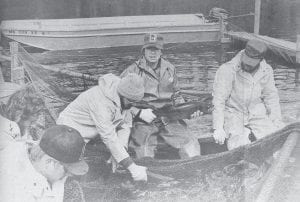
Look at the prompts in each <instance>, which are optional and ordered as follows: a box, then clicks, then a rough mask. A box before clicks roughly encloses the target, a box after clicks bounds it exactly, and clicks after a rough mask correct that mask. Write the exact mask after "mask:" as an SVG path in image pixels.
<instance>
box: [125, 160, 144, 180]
mask: <svg viewBox="0 0 300 202" xmlns="http://www.w3.org/2000/svg"><path fill="white" fill-rule="evenodd" d="M128 170H129V172H130V173H131V176H132V178H133V180H134V181H147V172H146V171H147V168H146V167H144V166H138V165H136V164H135V163H133V164H131V165H130V166H129V167H128Z"/></svg>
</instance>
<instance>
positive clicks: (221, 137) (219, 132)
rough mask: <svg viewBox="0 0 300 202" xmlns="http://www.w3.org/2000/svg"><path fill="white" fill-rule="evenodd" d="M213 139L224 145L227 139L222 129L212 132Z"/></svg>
mask: <svg viewBox="0 0 300 202" xmlns="http://www.w3.org/2000/svg"><path fill="white" fill-rule="evenodd" d="M213 137H214V139H215V141H216V143H218V144H224V141H225V139H226V138H227V137H228V136H227V134H226V133H225V131H224V129H223V128H221V129H216V130H215V131H214V134H213Z"/></svg>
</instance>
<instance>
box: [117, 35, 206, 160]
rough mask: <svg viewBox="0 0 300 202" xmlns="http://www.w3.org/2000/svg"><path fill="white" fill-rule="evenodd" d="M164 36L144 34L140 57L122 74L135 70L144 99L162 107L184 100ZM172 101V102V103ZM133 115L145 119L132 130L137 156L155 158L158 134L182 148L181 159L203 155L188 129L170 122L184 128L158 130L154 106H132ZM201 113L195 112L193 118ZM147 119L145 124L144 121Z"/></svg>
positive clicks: (132, 144) (175, 124) (173, 145)
mask: <svg viewBox="0 0 300 202" xmlns="http://www.w3.org/2000/svg"><path fill="white" fill-rule="evenodd" d="M162 49H163V37H162V36H161V35H160V34H156V33H149V34H146V35H145V37H144V45H143V47H142V50H141V52H142V56H141V58H140V59H139V60H138V61H136V62H134V63H133V64H132V65H130V66H129V67H128V68H127V69H125V70H124V71H123V73H122V74H121V77H124V76H126V75H127V74H129V73H136V74H138V75H139V76H141V77H142V78H143V81H144V87H145V96H144V97H143V101H146V102H147V103H149V104H151V105H154V106H155V107H162V106H163V105H165V104H179V103H182V102H185V101H184V99H183V97H182V96H181V95H180V92H179V87H178V81H177V80H178V79H177V75H176V70H175V67H174V66H173V65H172V64H171V63H170V62H168V61H167V60H165V59H164V58H162ZM172 101H173V103H172ZM132 112H133V114H134V115H135V116H136V118H137V117H139V118H140V119H142V120H143V121H144V122H141V121H136V122H134V126H133V129H132V133H131V138H132V140H133V141H131V142H130V146H131V147H132V148H133V149H134V150H135V153H136V156H137V157H138V158H141V157H145V156H149V157H154V151H155V148H156V146H157V136H156V135H155V134H157V133H159V136H161V137H162V138H163V139H164V140H165V141H166V143H167V144H169V145H171V146H172V147H174V148H177V149H179V154H180V157H181V158H190V157H194V156H197V155H200V145H199V143H198V140H197V139H196V138H195V137H193V135H192V134H190V133H188V132H187V129H185V128H183V127H180V128H179V124H178V123H168V124H169V126H171V125H173V126H174V127H173V128H177V129H181V130H180V131H181V132H176V133H171V132H170V131H169V132H161V131H160V132H159V129H158V128H157V127H156V126H155V125H154V124H151V122H152V121H153V120H154V119H155V115H154V114H153V112H152V110H151V109H143V110H139V109H137V108H132ZM199 115H200V112H199V111H197V112H195V113H194V114H193V115H192V117H193V118H195V117H197V116H199ZM145 122H146V123H145Z"/></svg>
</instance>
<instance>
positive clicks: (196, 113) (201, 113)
mask: <svg viewBox="0 0 300 202" xmlns="http://www.w3.org/2000/svg"><path fill="white" fill-rule="evenodd" d="M201 115H203V112H201V111H200V110H197V111H195V112H194V113H193V114H192V115H191V118H192V119H195V118H198V117H199V116H201Z"/></svg>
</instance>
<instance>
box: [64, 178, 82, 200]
mask: <svg viewBox="0 0 300 202" xmlns="http://www.w3.org/2000/svg"><path fill="white" fill-rule="evenodd" d="M63 201H64V202H85V198H84V194H83V190H82V187H81V185H80V182H79V181H77V180H75V179H73V178H71V177H69V178H67V180H66V182H65V186H64V199H63Z"/></svg>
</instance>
